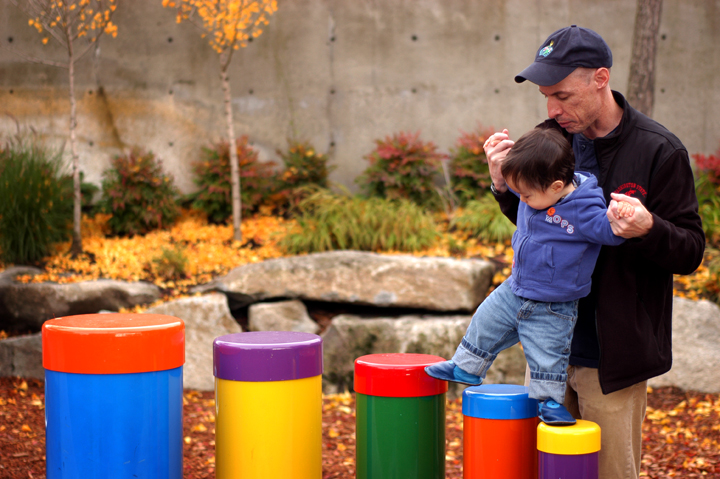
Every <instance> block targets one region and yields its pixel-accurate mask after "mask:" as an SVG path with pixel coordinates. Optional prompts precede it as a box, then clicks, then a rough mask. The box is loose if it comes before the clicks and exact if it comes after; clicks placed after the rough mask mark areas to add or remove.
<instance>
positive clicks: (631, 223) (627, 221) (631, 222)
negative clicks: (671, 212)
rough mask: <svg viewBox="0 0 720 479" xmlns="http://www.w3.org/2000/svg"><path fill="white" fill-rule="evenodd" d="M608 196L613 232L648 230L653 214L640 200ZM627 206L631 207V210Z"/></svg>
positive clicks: (625, 235) (636, 234)
mask: <svg viewBox="0 0 720 479" xmlns="http://www.w3.org/2000/svg"><path fill="white" fill-rule="evenodd" d="M496 188H497V187H496ZM610 197H611V198H612V200H611V201H610V206H609V207H608V211H607V217H608V220H610V227H611V228H612V230H613V233H615V234H616V235H618V236H620V237H622V238H640V237H642V236H645V235H646V234H648V233H649V232H650V230H651V229H652V227H653V216H652V215H651V214H650V212H649V211H648V210H647V209H645V206H644V205H643V204H642V203H641V202H640V200H638V199H637V198H633V197H631V196H625V195H619V194H617V193H611V194H610ZM622 203H625V205H623V204H622ZM628 205H629V206H628ZM629 208H632V211H631V210H630V209H629Z"/></svg>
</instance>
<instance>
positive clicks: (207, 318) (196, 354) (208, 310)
mask: <svg viewBox="0 0 720 479" xmlns="http://www.w3.org/2000/svg"><path fill="white" fill-rule="evenodd" d="M146 312H147V313H149V314H164V315H167V316H174V317H176V318H180V319H182V320H183V321H184V322H185V365H184V366H183V387H184V388H187V389H198V390H201V391H212V390H213V389H214V388H215V377H214V376H213V340H214V339H215V338H217V337H218V336H222V335H224V334H231V333H239V332H241V331H242V329H241V328H240V325H239V324H238V323H237V322H236V321H235V318H233V317H232V315H231V314H230V309H229V308H228V304H227V298H226V297H225V295H223V294H219V293H215V294H208V295H205V296H194V297H190V298H181V299H177V300H174V301H168V302H167V303H163V304H161V305H159V306H156V307H153V308H150V309H148V310H147V311H146Z"/></svg>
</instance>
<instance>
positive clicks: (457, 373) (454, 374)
mask: <svg viewBox="0 0 720 479" xmlns="http://www.w3.org/2000/svg"><path fill="white" fill-rule="evenodd" d="M425 372H426V373H427V375H428V376H430V377H433V378H435V379H440V380H441V381H452V382H454V383H462V384H469V385H470V386H477V385H479V384H482V379H481V378H480V376H476V375H474V374H470V373H466V372H465V371H463V370H462V369H460V368H459V367H457V366H455V363H453V362H452V361H443V362H441V363H436V364H432V365H430V366H425Z"/></svg>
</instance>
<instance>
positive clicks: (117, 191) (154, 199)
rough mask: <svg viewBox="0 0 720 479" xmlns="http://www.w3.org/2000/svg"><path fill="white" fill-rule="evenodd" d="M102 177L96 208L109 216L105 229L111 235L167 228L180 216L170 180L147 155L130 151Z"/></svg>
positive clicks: (155, 161)
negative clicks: (100, 193) (99, 197)
mask: <svg viewBox="0 0 720 479" xmlns="http://www.w3.org/2000/svg"><path fill="white" fill-rule="evenodd" d="M103 177H104V178H103V182H102V198H101V199H100V202H99V207H100V208H101V210H102V211H104V212H105V213H111V214H112V216H111V217H110V219H109V220H108V227H109V228H110V231H111V232H112V233H113V234H116V235H129V236H132V235H136V234H145V233H147V232H148V231H152V230H154V229H157V228H163V227H166V226H169V225H171V224H172V223H173V222H174V221H175V219H176V218H177V217H178V216H179V214H180V209H179V207H178V205H177V203H176V198H177V196H178V190H177V188H176V187H175V185H174V183H173V179H172V177H171V176H169V175H166V174H165V173H163V171H162V164H161V161H160V160H158V159H156V158H155V155H154V154H153V153H151V152H148V153H145V152H143V151H140V150H137V149H134V150H132V151H131V152H129V153H128V154H126V155H123V156H116V157H115V158H114V159H113V160H112V167H111V168H109V169H108V170H106V171H105V172H104V173H103Z"/></svg>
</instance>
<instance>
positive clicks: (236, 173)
mask: <svg viewBox="0 0 720 479" xmlns="http://www.w3.org/2000/svg"><path fill="white" fill-rule="evenodd" d="M220 61H221V64H220V79H221V80H222V89H223V95H224V101H225V120H226V121H227V135H228V141H229V142H230V184H231V186H232V217H233V239H235V240H237V241H242V231H241V230H240V224H241V221H242V214H241V207H242V203H241V202H240V165H239V163H238V156H237V144H236V141H235V128H234V127H233V115H232V96H231V94H230V80H229V79H228V74H227V68H228V63H229V62H223V61H222V56H221V60H220Z"/></svg>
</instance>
